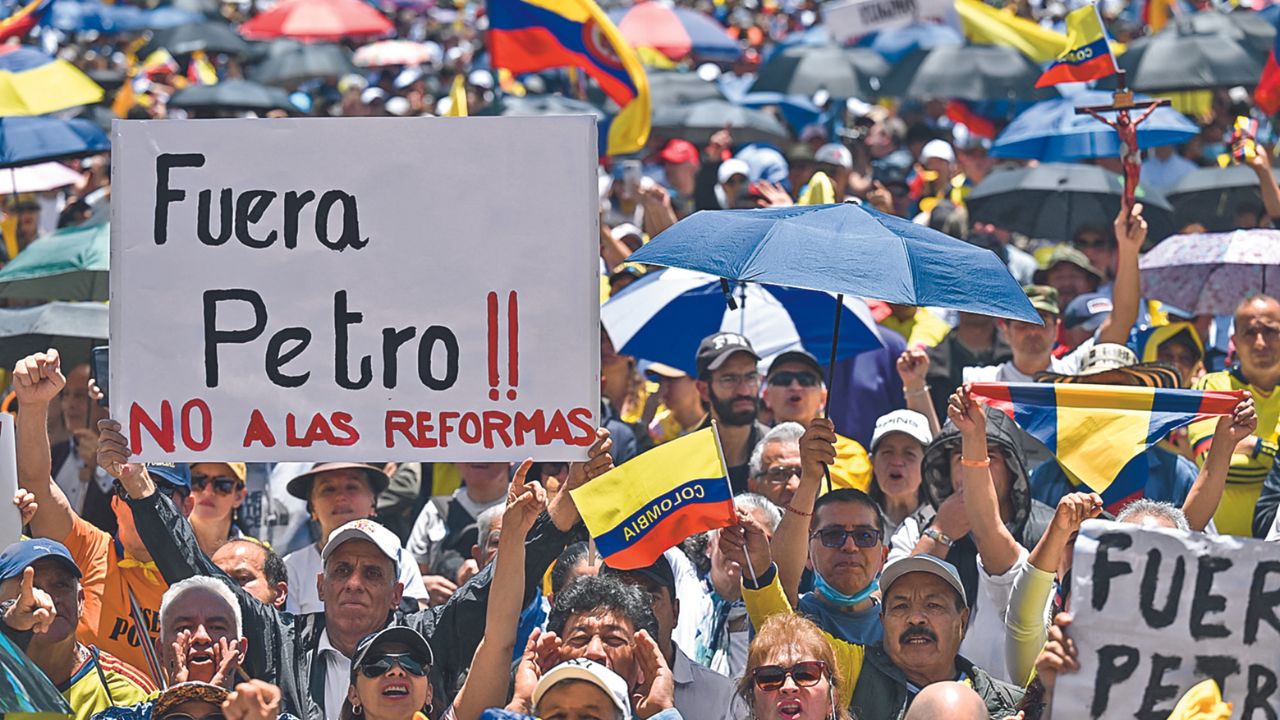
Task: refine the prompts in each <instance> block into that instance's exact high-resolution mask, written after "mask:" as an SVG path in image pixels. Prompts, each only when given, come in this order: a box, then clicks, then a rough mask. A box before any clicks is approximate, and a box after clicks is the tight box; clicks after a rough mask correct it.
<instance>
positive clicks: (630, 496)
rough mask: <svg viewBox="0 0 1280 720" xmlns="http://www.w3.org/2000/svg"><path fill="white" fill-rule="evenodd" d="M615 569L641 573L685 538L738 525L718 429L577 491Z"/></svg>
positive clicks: (652, 453) (593, 532)
mask: <svg viewBox="0 0 1280 720" xmlns="http://www.w3.org/2000/svg"><path fill="white" fill-rule="evenodd" d="M570 493H571V494H572V495H573V502H574V504H575V505H577V506H578V511H579V512H580V513H581V514H582V521H583V522H584V523H586V524H587V530H589V531H590V532H591V537H592V538H594V539H595V543H596V549H597V550H599V551H600V556H601V557H602V558H603V559H604V561H605V563H606V564H608V565H609V567H612V568H615V569H618V570H634V569H636V568H642V567H647V566H649V565H652V564H653V562H654V561H655V560H657V559H658V556H659V555H661V554H662V553H663V552H665V551H666V550H667V548H671V547H675V546H676V545H677V544H678V543H680V542H681V541H682V540H684V539H685V538H687V537H689V536H690V535H693V534H695V533H700V532H702V531H704V530H714V529H716V528H722V527H727V526H729V525H732V524H734V523H735V522H737V517H736V514H735V513H734V509H733V491H732V490H731V489H730V487H729V471H728V470H727V469H725V465H724V458H723V457H721V455H720V442H719V440H717V439H716V435H715V430H714V429H712V428H707V429H706V430H699V431H698V432H695V433H690V434H689V435H685V436H684V437H682V438H678V439H676V440H672V441H671V442H668V443H664V444H662V445H659V446H658V447H656V448H654V449H653V450H650V451H648V452H646V453H644V454H643V455H639V456H637V457H635V458H633V459H632V460H628V461H627V462H625V463H623V464H622V465H619V466H618V467H616V468H614V469H612V470H610V471H609V472H607V473H605V474H604V475H601V476H600V477H598V478H596V479H595V480H592V481H591V482H589V483H587V484H586V485H583V486H582V487H580V488H577V489H575V490H571V491H570Z"/></svg>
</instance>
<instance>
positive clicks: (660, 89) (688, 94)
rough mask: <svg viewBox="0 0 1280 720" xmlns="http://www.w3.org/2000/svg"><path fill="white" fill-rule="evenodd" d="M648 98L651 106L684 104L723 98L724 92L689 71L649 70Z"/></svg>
mask: <svg viewBox="0 0 1280 720" xmlns="http://www.w3.org/2000/svg"><path fill="white" fill-rule="evenodd" d="M649 98H650V100H651V101H652V103H653V107H669V106H672V105H685V104H688V103H695V102H698V101H700V100H723V99H724V93H722V92H720V87H719V86H718V85H716V84H715V83H713V82H707V81H706V80H703V79H702V78H700V77H698V76H697V74H695V73H691V72H674V71H650V72H649Z"/></svg>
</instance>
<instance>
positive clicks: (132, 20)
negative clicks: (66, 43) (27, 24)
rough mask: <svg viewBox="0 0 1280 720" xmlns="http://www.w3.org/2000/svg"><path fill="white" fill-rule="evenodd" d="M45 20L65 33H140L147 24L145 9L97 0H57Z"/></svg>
mask: <svg viewBox="0 0 1280 720" xmlns="http://www.w3.org/2000/svg"><path fill="white" fill-rule="evenodd" d="M46 22H47V23H48V24H49V25H52V26H53V27H55V28H57V29H59V30H61V31H63V32H90V31H92V32H99V33H104V34H112V33H125V32H137V31H140V30H145V29H147V27H148V26H147V20H146V12H145V11H144V10H142V9H141V8H137V7H134V6H132V5H107V4H106V3H102V2H96V1H91V2H75V0H58V2H55V3H53V4H52V5H51V6H50V8H49V15H48V19H47V20H46Z"/></svg>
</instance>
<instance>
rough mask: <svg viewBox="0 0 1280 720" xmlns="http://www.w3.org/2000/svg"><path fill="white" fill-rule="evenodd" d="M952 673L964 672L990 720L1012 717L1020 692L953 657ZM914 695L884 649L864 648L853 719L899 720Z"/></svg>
mask: <svg viewBox="0 0 1280 720" xmlns="http://www.w3.org/2000/svg"><path fill="white" fill-rule="evenodd" d="M956 670H957V671H958V672H962V673H964V676H965V677H966V678H968V679H969V682H970V684H971V685H972V686H973V690H974V692H976V693H978V696H979V697H981V698H982V700H983V701H984V702H986V704H987V712H988V713H989V714H990V715H991V717H993V718H1005V717H1009V716H1010V715H1013V714H1014V713H1015V712H1016V710H1015V708H1016V707H1017V705H1018V701H1019V700H1021V699H1022V689H1021V688H1018V687H1015V686H1013V685H1010V684H1009V683H1007V682H1003V681H1000V680H996V679H995V678H993V677H991V676H990V675H988V674H987V673H986V671H984V670H982V669H981V668H978V667H975V666H974V664H973V663H971V662H969V661H968V660H966V659H965V658H963V657H961V656H959V655H957V656H956ZM914 697H915V696H914V695H913V694H912V692H911V688H910V687H908V684H907V678H906V676H905V675H903V674H902V670H900V669H898V667H897V666H896V665H894V664H893V661H892V660H890V659H889V655H888V653H886V652H885V651H884V646H883V645H881V644H879V643H877V644H875V645H872V646H870V647H868V648H867V655H866V659H865V660H864V661H863V663H862V674H861V675H859V676H858V685H857V687H855V688H854V690H853V701H852V702H850V703H849V709H850V710H852V711H853V715H854V717H858V718H867V719H868V720H871V719H872V718H874V719H875V720H901V719H902V718H903V717H905V716H906V714H907V708H908V707H910V705H911V700H912V699H913V698H914Z"/></svg>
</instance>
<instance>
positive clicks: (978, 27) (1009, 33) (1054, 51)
mask: <svg viewBox="0 0 1280 720" xmlns="http://www.w3.org/2000/svg"><path fill="white" fill-rule="evenodd" d="M956 12H958V13H959V14H960V21H961V23H962V24H963V25H964V36H965V37H966V38H967V39H968V40H969V41H970V42H973V43H976V44H979V45H1006V46H1008V47H1011V48H1014V49H1015V50H1017V51H1019V52H1021V53H1022V54H1023V55H1026V56H1027V57H1029V58H1031V60H1032V61H1034V62H1037V63H1047V62H1049V61H1050V60H1056V59H1058V56H1059V55H1061V54H1062V53H1064V52H1066V51H1067V49H1068V42H1067V36H1066V35H1063V34H1062V33H1057V32H1054V31H1052V30H1049V29H1046V28H1043V27H1040V26H1039V25H1038V24H1036V23H1034V22H1032V21H1030V20H1027V19H1025V18H1020V17H1018V16H1016V15H1014V14H1012V13H1008V12H1005V11H1003V10H997V9H996V8H993V7H991V6H990V5H988V4H986V3H984V2H982V0H956Z"/></svg>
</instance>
